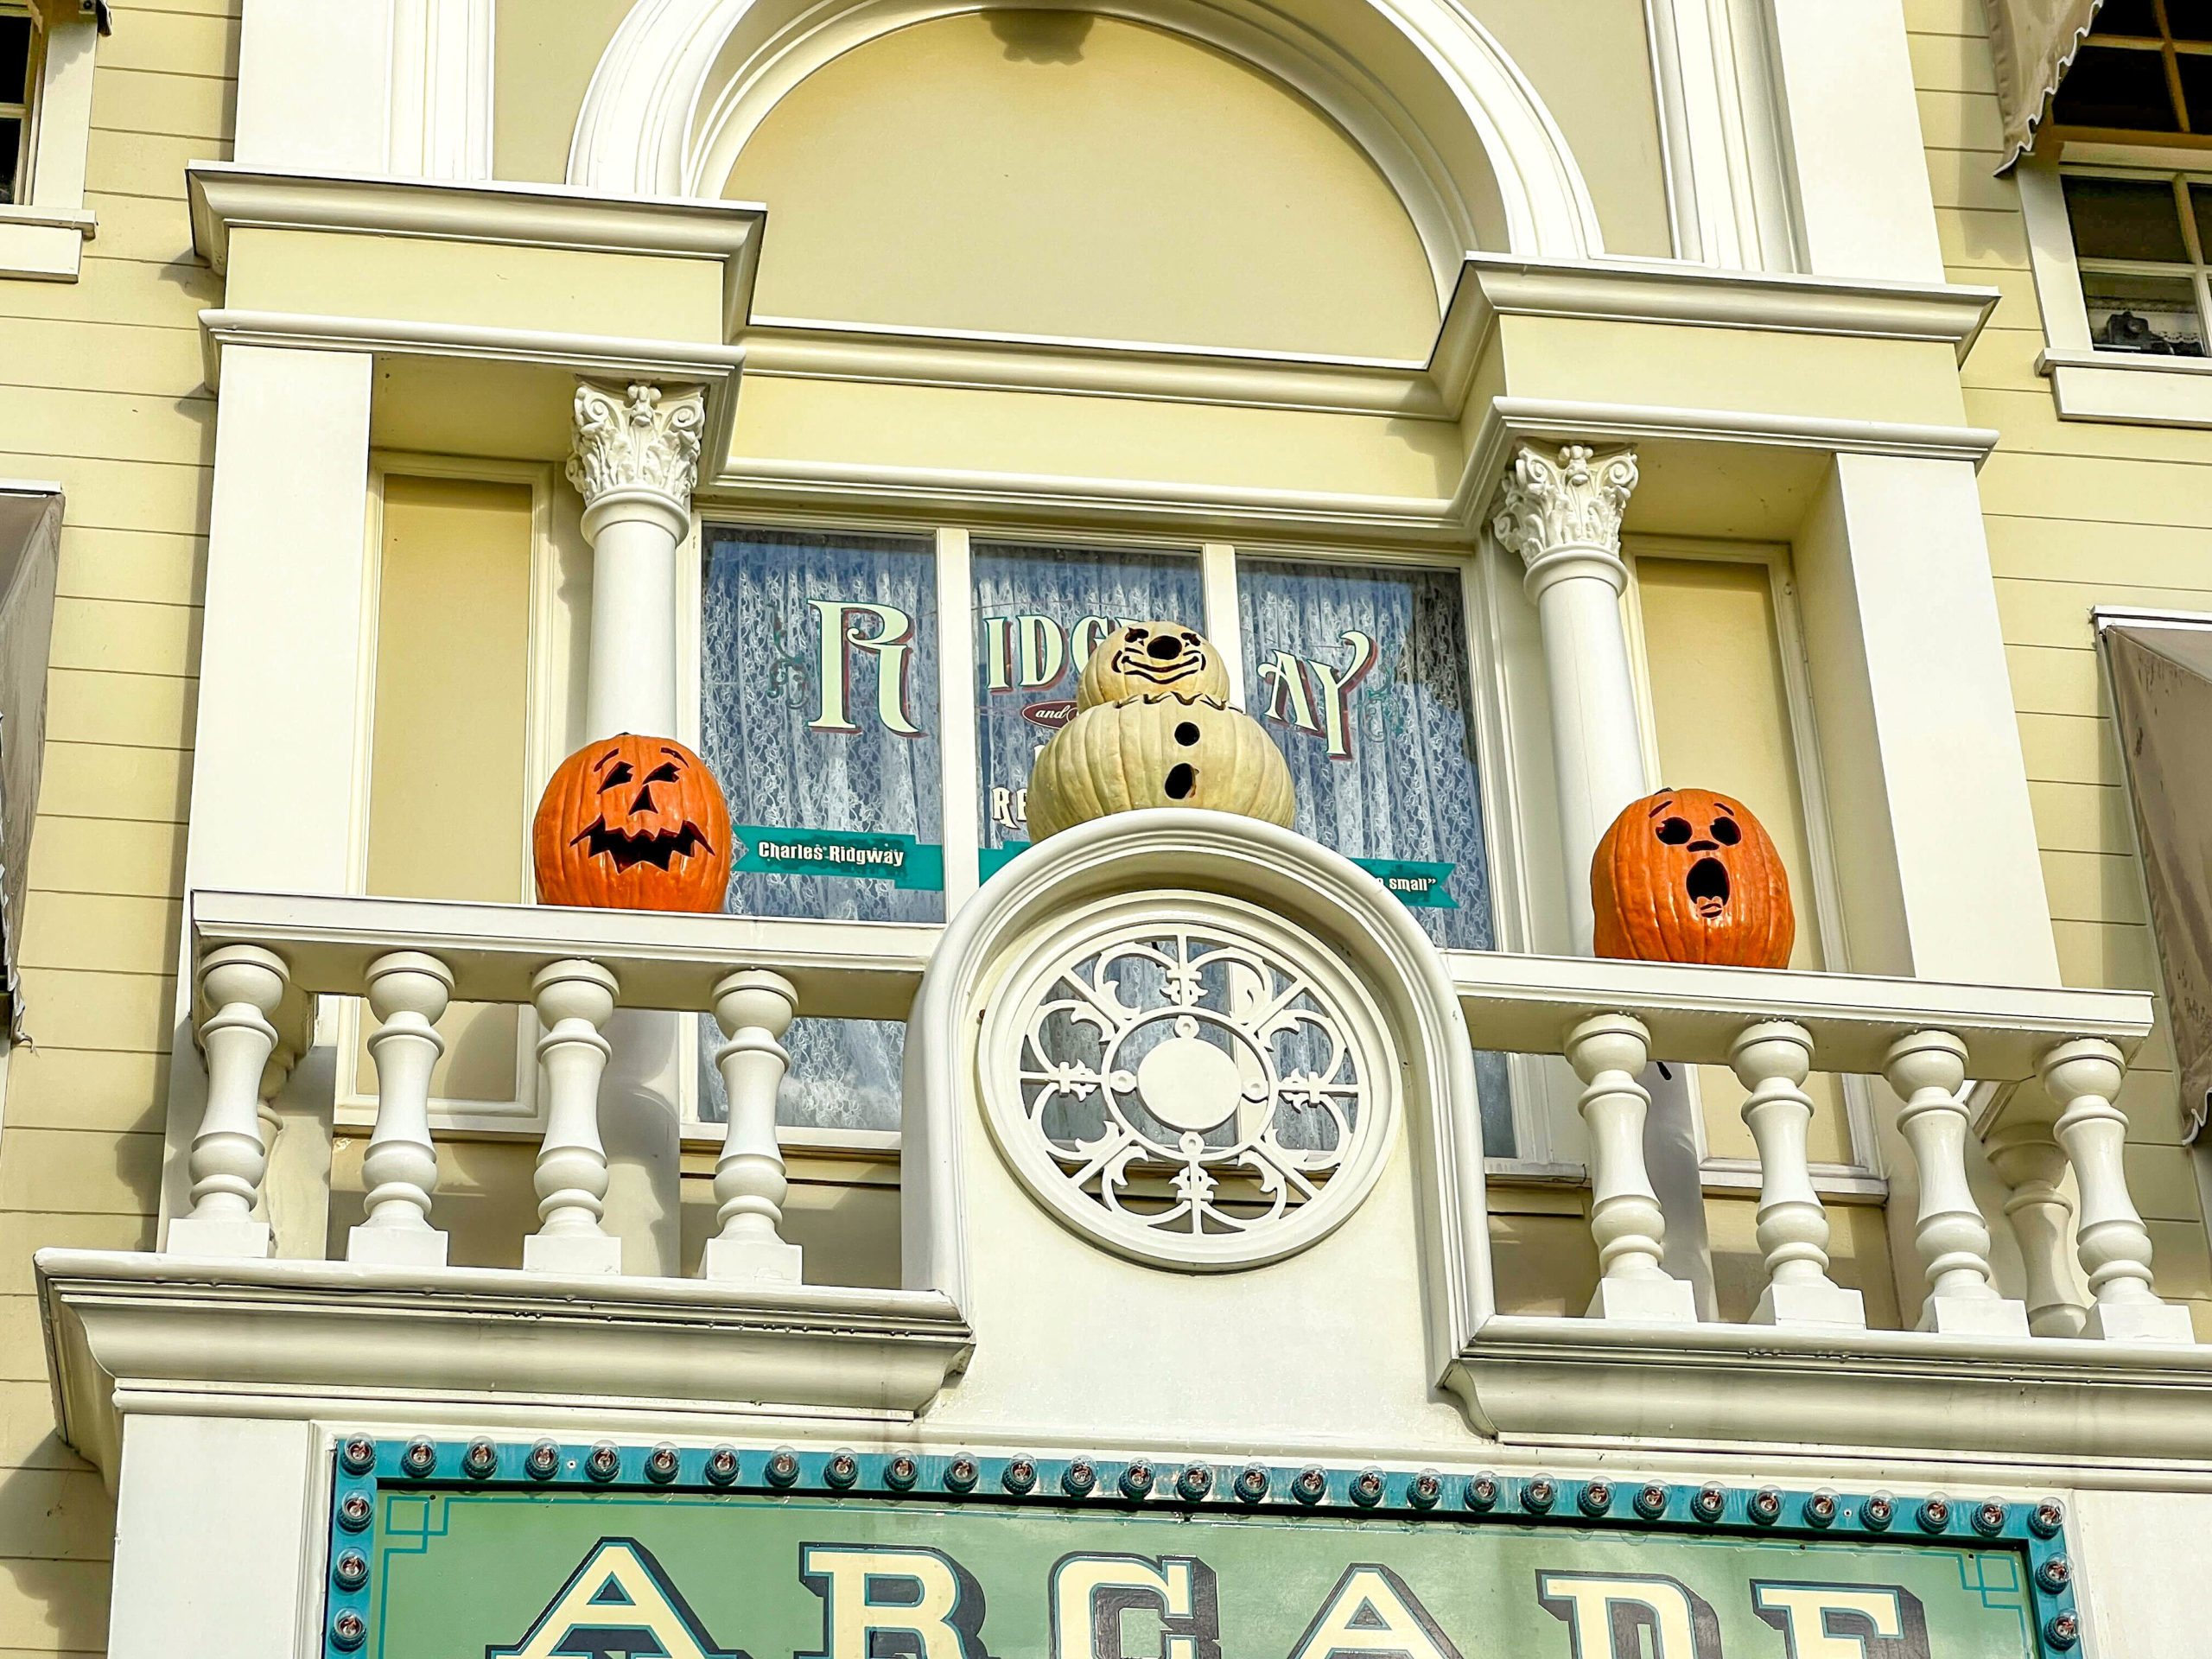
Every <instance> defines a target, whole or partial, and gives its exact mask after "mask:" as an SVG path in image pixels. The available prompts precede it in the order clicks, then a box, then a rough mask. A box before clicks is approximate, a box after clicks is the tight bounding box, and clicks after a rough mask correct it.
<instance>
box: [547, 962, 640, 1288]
mask: <svg viewBox="0 0 2212 1659" xmlns="http://www.w3.org/2000/svg"><path fill="white" fill-rule="evenodd" d="M614 990H615V984H614V976H613V974H610V973H609V972H607V969H604V968H602V967H601V966H600V965H599V964H598V963H594V962H556V963H551V964H550V965H549V966H547V967H544V968H542V969H539V970H538V972H537V977H536V978H535V979H533V980H532V981H531V997H532V1001H534V1002H535V1004H536V1006H537V1022H538V1024H539V1025H540V1026H541V1027H543V1028H544V1032H545V1034H544V1035H543V1037H541V1038H539V1039H537V1064H538V1066H539V1068H540V1070H541V1071H542V1074H543V1077H544V1080H545V1096H546V1106H545V1140H544V1143H543V1145H542V1146H541V1147H539V1148H538V1153H537V1173H536V1175H535V1180H536V1184H537V1217H538V1226H537V1231H536V1232H534V1233H532V1234H531V1236H529V1237H528V1238H525V1239H524V1240H523V1242H522V1264H523V1266H524V1267H525V1268H531V1270H533V1271H534V1272H538V1273H620V1272H621V1271H622V1241H621V1240H620V1239H619V1238H611V1237H609V1236H607V1231H606V1230H605V1229H604V1228H602V1227H601V1225H600V1217H601V1215H602V1214H603V1213H604V1212H605V1209H606V1198H607V1148H606V1147H604V1146H602V1145H601V1142H600V1138H599V1080H600V1077H601V1075H602V1074H604V1073H605V1071H606V1070H607V1055H608V1054H609V1053H610V1052H612V1050H611V1048H610V1046H609V1045H608V1043H607V1039H606V1038H604V1037H602V1036H601V1035H600V1032H601V1028H602V1027H605V1025H606V1024H607V1020H608V1018H609V1016H611V1015H612V1014H613V1012H614Z"/></svg>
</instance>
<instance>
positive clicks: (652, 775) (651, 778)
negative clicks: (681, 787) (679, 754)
mask: <svg viewBox="0 0 2212 1659" xmlns="http://www.w3.org/2000/svg"><path fill="white" fill-rule="evenodd" d="M645 781H646V782H647V783H649V784H672V783H674V782H675V781H676V763H675V762H674V761H673V760H664V761H662V762H661V763H660V765H658V766H655V767H654V768H653V769H652V771H651V772H647V773H646V774H645Z"/></svg>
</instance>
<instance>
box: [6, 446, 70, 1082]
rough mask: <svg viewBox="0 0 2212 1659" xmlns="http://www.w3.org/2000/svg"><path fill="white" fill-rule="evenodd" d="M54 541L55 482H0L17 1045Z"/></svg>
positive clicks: (9, 899) (10, 1000)
mask: <svg viewBox="0 0 2212 1659" xmlns="http://www.w3.org/2000/svg"><path fill="white" fill-rule="evenodd" d="M60 543H61V489H60V486H59V485H39V484H29V485H26V484H14V483H10V482H8V481H7V480H0V995H4V998H5V1001H6V1002H7V1007H8V1026H9V1036H10V1039H11V1040H13V1041H16V1042H18V1043H20V1042H22V1041H24V1040H25V1033H24V1029H23V989H22V981H20V980H19V979H18V978H17V977H16V952H17V951H18V950H20V949H21V948H22V916H23V891H24V879H25V874H26V873H27V871H28V870H29V866H30V849H31V818H32V816H33V814H35V812H36V811H37V810H38V778H39V766H40V764H41V761H42V760H43V759H44V757H45V753H46V659H47V652H48V642H49V640H50V639H51V636H52V634H53V631H54V571H55V566H56V563H57V560H58V557H59V555H60Z"/></svg>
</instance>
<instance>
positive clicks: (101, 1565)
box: [0, 1435, 115, 1653]
mask: <svg viewBox="0 0 2212 1659" xmlns="http://www.w3.org/2000/svg"><path fill="white" fill-rule="evenodd" d="M30 1455H31V1456H32V1457H33V1458H35V1459H38V1460H39V1461H40V1462H41V1463H42V1464H46V1465H50V1466H46V1467H40V1468H28V1469H11V1470H10V1471H8V1473H7V1476H6V1478H4V1479H0V1534H4V1535H6V1543H5V1548H6V1551H7V1554H9V1555H10V1557H12V1559H10V1560H5V1561H0V1585H4V1586H5V1587H0V1596H4V1597H6V1598H7V1599H9V1601H10V1603H11V1604H12V1605H13V1606H14V1607H15V1608H16V1611H15V1613H14V1614H13V1616H12V1628H11V1630H10V1636H11V1637H22V1638H28V1639H26V1640H25V1641H24V1643H23V1645H24V1646H26V1647H31V1646H34V1645H35V1647H36V1648H37V1649H39V1650H41V1651H52V1652H55V1653H104V1652H105V1651H106V1649H107V1606H108V1593H109V1586H110V1580H111V1572H112V1569H111V1564H110V1560H109V1555H110V1551H111V1548H112V1542H113V1539H114V1535H115V1503H114V1500H113V1499H112V1498H111V1497H109V1496H108V1492H107V1488H106V1487H105V1485H103V1484H101V1482H100V1478H99V1475H98V1474H97V1473H96V1472H94V1471H93V1470H92V1468H91V1467H90V1465H86V1464H85V1463H83V1462H82V1461H81V1460H79V1459H78V1458H77V1457H76V1456H75V1455H74V1454H73V1453H72V1452H69V1451H68V1450H67V1448H66V1447H65V1446H62V1445H61V1443H60V1441H59V1440H55V1439H54V1438H53V1437H52V1436H51V1435H49V1436H48V1438H47V1439H46V1440H43V1441H41V1443H40V1444H39V1446H37V1447H36V1448H35V1450H34V1451H33V1452H31V1453H30ZM26 1550H35V1551H36V1552H37V1554H35V1555H32V1554H24V1553H22V1552H24V1551H26ZM34 1627H36V1628H35V1629H34Z"/></svg>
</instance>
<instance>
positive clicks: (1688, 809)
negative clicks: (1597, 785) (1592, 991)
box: [1590, 789, 1797, 968]
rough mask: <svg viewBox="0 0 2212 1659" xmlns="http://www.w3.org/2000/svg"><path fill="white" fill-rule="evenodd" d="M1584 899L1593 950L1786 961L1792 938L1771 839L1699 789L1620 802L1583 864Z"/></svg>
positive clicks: (1781, 964) (1784, 877)
mask: <svg viewBox="0 0 2212 1659" xmlns="http://www.w3.org/2000/svg"><path fill="white" fill-rule="evenodd" d="M1590 900H1591V905H1592V909H1593V910H1594V911H1595V912H1596V919H1597V938H1596V950H1597V953H1598V955H1599V956H1601V957H1632V958H1634V959H1636V960H1637V961H1641V962H1697V963H1711V964H1714V965H1717V966H1726V967H1737V968H1786V967H1788V966H1789V950H1790V947H1791V945H1793V944H1796V938H1797V918H1796V912H1794V911H1793V910H1792V909H1791V908H1790V905H1789V874H1788V873H1787V872H1786V871H1784V870H1783V868H1782V855H1780V854H1779V853H1777V851H1776V850H1775V846H1774V838H1773V837H1772V836H1769V835H1768V834H1767V832H1766V829H1765V827H1764V825H1762V824H1761V823H1759V821H1758V819H1757V818H1755V817H1752V816H1751V813H1750V812H1748V811H1746V810H1745V809H1744V807H1743V805H1742V804H1741V803H1739V802H1738V801H1736V800H1735V799H1733V798H1731V797H1729V796H1726V795H1716V794H1714V793H1713V791H1711V790H1707V789H1662V790H1661V791H1659V792H1658V793H1657V794H1656V795H1651V796H1647V797H1646V798H1643V800H1640V801H1637V802H1635V803H1633V804H1630V805H1629V806H1628V807H1626V808H1624V809H1623V810H1622V812H1621V815H1620V817H1617V818H1615V819H1614V820H1613V824H1612V828H1611V829H1608V830H1606V831H1605V839H1604V840H1603V841H1601V842H1599V843H1598V854H1597V856H1596V857H1595V858H1593V859H1592V861H1591V863H1590Z"/></svg>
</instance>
